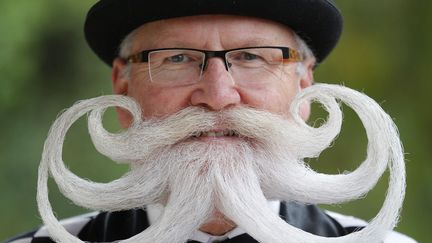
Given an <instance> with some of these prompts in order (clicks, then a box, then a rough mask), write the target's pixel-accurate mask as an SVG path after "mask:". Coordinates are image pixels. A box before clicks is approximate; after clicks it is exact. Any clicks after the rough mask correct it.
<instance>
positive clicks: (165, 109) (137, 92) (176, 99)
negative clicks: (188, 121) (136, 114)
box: [128, 81, 188, 117]
mask: <svg viewBox="0 0 432 243" xmlns="http://www.w3.org/2000/svg"><path fill="white" fill-rule="evenodd" d="M128 95H129V96H131V97H133V98H134V99H135V100H136V101H137V102H138V103H139V104H140V106H141V108H142V112H143V116H144V117H161V116H165V115H167V114H172V113H175V112H177V111H179V110H181V109H183V108H185V107H186V105H187V104H188V102H187V94H186V92H184V91H183V90H182V89H174V88H169V87H161V86H155V85H153V84H151V83H148V82H139V81H132V82H131V85H129V93H128Z"/></svg>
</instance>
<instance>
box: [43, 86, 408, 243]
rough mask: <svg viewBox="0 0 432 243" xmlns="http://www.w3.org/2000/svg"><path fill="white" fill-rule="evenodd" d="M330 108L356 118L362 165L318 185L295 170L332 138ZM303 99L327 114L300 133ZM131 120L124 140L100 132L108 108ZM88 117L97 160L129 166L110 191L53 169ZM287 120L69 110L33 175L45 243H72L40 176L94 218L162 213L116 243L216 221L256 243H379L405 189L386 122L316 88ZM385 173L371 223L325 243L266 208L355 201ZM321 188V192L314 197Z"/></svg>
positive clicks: (171, 238)
mask: <svg viewBox="0 0 432 243" xmlns="http://www.w3.org/2000/svg"><path fill="white" fill-rule="evenodd" d="M335 98H338V99H341V100H342V101H344V102H345V103H347V104H348V105H349V106H351V107H352V108H353V109H354V110H355V111H356V112H357V113H358V115H359V117H360V119H361V120H362V122H363V124H364V125H365V128H366V132H367V135H368V139H369V145H368V157H367V158H366V160H365V161H364V162H363V163H362V165H360V166H359V168H358V169H356V170H355V171H353V172H351V173H349V174H339V175H326V174H320V173H317V172H315V171H313V170H311V169H310V168H309V167H308V166H307V165H306V164H305V163H304V162H303V159H304V158H306V157H316V156H318V155H319V153H320V152H321V151H322V150H324V149H325V148H327V147H328V146H329V144H330V143H331V142H332V140H333V139H334V138H335V137H336V136H337V134H338V133H339V131H340V126H341V123H342V114H341V111H340V108H339V106H338V104H337V103H336V101H335ZM304 99H308V100H311V99H314V100H317V101H319V102H321V103H323V105H324V106H325V108H326V110H327V111H328V112H329V118H328V121H327V123H326V124H324V125H323V126H321V127H319V128H312V127H309V126H308V125H306V124H305V123H304V121H302V120H301V118H300V117H299V116H298V112H297V111H298V107H299V104H300V103H301V102H303V101H304ZM110 106H120V107H123V108H125V109H128V110H130V111H131V113H132V114H133V115H134V117H135V122H134V123H133V124H132V126H131V127H130V128H129V129H128V130H127V131H125V132H123V133H120V134H111V133H108V132H107V131H106V130H105V129H104V128H103V127H102V124H101V119H102V114H103V113H104V110H105V109H106V108H107V107H110ZM89 111H91V114H90V116H89V132H90V134H91V136H92V140H93V142H94V144H95V146H96V148H97V149H98V151H99V152H101V153H102V154H104V155H106V156H108V157H110V158H111V159H113V160H115V161H119V162H126V163H130V164H131V171H130V172H129V173H127V174H125V175H124V176H123V177H121V178H119V179H118V180H115V181H112V182H110V183H106V184H103V183H94V182H90V181H86V180H83V179H81V178H79V177H77V176H76V175H74V174H73V173H71V172H70V171H69V170H67V168H66V167H65V166H64V163H63V161H62V160H61V153H62V149H61V148H62V145H63V141H64V136H65V133H66V131H67V130H68V129H69V127H70V126H71V125H72V123H73V122H75V121H76V120H77V119H78V118H79V117H80V116H82V115H83V114H85V113H87V112H89ZM291 115H292V118H290V119H285V118H283V117H280V116H277V115H274V114H270V113H268V112H265V111H258V110H254V109H251V108H245V107H240V108H233V109H228V110H226V111H221V112H209V111H206V110H204V109H202V108H196V107H190V108H186V109H184V110H182V111H180V112H178V113H177V114H174V115H172V116H170V117H167V118H164V119H160V120H150V121H145V122H143V121H142V120H141V113H140V108H139V107H138V105H137V104H136V103H134V102H132V101H131V100H130V99H129V98H127V97H121V96H103V97H99V98H95V99H91V100H86V101H82V102H80V103H77V104H76V105H74V106H73V107H71V108H70V109H69V110H67V111H66V112H65V113H63V114H62V115H61V116H60V117H59V118H58V119H57V121H56V122H55V123H54V125H53V126H52V128H51V131H50V134H49V136H48V138H47V141H46V143H45V147H44V154H43V157H42V161H41V165H40V169H39V183H38V206H39V211H40V213H41V216H42V218H43V220H44V222H45V224H46V226H47V227H48V229H49V232H50V234H51V236H52V238H53V239H55V240H56V241H59V242H81V241H80V240H78V239H77V238H75V237H74V236H72V235H70V234H69V233H67V232H66V231H65V230H64V228H63V227H62V226H61V225H60V224H59V222H58V221H57V219H56V218H55V216H54V214H53V213H52V208H51V205H50V203H49V200H48V189H47V185H46V184H47V179H48V172H50V173H51V175H52V176H53V178H54V179H55V180H56V182H57V184H58V186H59V188H60V190H61V191H62V193H63V194H64V195H65V196H66V197H67V198H69V199H71V200H72V201H73V202H74V203H75V204H77V205H80V206H83V207H86V208H90V209H97V210H109V211H113V210H126V209H132V208H140V207H143V206H144V205H148V204H152V203H163V204H164V205H165V209H164V212H163V214H162V216H161V217H160V218H159V220H158V221H157V222H156V223H154V224H152V225H151V226H150V227H149V228H148V229H146V230H145V231H143V232H142V233H140V234H138V235H136V236H134V237H132V238H130V239H127V240H124V241H122V242H179V243H182V242H185V241H186V240H187V239H188V237H190V235H191V234H192V232H194V231H195V230H196V229H198V228H199V227H200V225H202V224H203V223H205V222H206V221H207V220H209V219H210V217H211V216H212V213H213V212H215V211H219V212H221V213H223V214H224V215H225V216H226V217H228V218H229V219H230V220H232V221H233V222H235V223H236V224H237V225H239V226H240V227H242V228H243V229H244V230H245V231H246V232H247V233H249V234H250V235H251V236H252V237H254V238H255V239H256V240H258V241H259V242H263V243H267V242H268V243H270V242H271V243H274V242H291V243H306V242H307V243H310V242H320V243H321V242H337V243H339V242H347V243H348V242H350V243H353V242H380V241H382V239H383V237H384V236H385V234H386V232H387V231H388V230H391V229H393V227H394V226H395V224H396V222H397V219H398V215H399V210H400V208H401V205H402V201H403V197H404V189H405V170H404V163H403V152H402V147H401V144H400V142H399V138H398V134H397V131H396V128H395V127H394V124H393V122H392V120H391V118H390V117H389V116H388V115H387V114H385V113H384V111H382V109H381V108H380V107H379V106H378V105H377V104H376V103H375V102H374V101H372V100H371V99H370V98H368V97H367V96H365V95H363V94H360V93H358V92H356V91H353V90H350V89H348V88H345V87H341V86H336V85H315V86H313V87H311V88H308V89H305V90H304V91H303V92H301V94H300V95H299V96H298V97H297V98H296V99H295V101H294V102H293V104H292V109H291ZM215 128H217V129H229V130H234V131H235V132H236V133H237V134H239V137H238V138H229V139H227V140H217V139H215V140H212V141H206V142H203V141H202V140H201V139H197V138H194V135H197V134H198V133H199V132H203V131H209V130H213V129H215ZM387 166H388V167H389V170H390V183H389V191H388V194H387V197H386V200H385V202H384V205H383V207H382V209H381V210H380V212H379V213H378V215H377V216H376V217H375V218H374V219H373V220H372V221H371V222H370V224H369V225H368V226H366V227H365V228H364V229H363V230H361V231H358V232H355V233H352V234H350V235H347V236H343V237H338V238H325V237H319V236H315V235H312V234H309V233H306V232H304V231H302V230H300V229H297V228H294V227H293V226H290V225H289V224H287V223H286V222H284V221H283V220H282V219H280V218H279V217H278V216H277V215H276V214H274V213H273V212H272V211H271V210H270V208H269V207H268V206H267V199H280V200H286V201H300V202H304V203H326V204H334V203H342V202H347V201H351V200H354V199H357V198H360V197H363V196H364V195H365V194H366V193H367V192H368V191H369V190H370V189H371V188H373V187H374V185H375V184H376V182H377V181H378V180H379V178H380V177H381V175H382V173H383V172H384V171H385V169H386V168H387ZM323 185H326V186H325V187H323Z"/></svg>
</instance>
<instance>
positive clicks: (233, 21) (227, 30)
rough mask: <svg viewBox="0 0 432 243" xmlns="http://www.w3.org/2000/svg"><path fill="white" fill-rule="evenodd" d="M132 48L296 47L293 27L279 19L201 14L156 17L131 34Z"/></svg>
mask: <svg viewBox="0 0 432 243" xmlns="http://www.w3.org/2000/svg"><path fill="white" fill-rule="evenodd" d="M132 37H133V38H132V42H133V45H132V47H133V49H134V50H138V49H153V48H164V47H190V48H200V49H231V48H239V47H246V46H264V45H283V46H290V47H296V43H295V39H294V34H293V31H292V30H291V29H290V28H289V27H287V26H285V25H282V24H280V23H277V22H274V21H270V20H265V19H259V18H253V17H245V16H231V15H200V16H189V17H181V18H173V19H166V20H160V21H154V22H150V23H147V24H144V25H142V26H141V27H139V28H138V29H136V30H135V31H134V32H133V34H132Z"/></svg>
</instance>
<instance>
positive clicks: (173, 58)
mask: <svg viewBox="0 0 432 243" xmlns="http://www.w3.org/2000/svg"><path fill="white" fill-rule="evenodd" d="M166 60H167V61H168V62H172V63H182V62H187V61H190V58H189V57H188V56H186V55H184V54H178V55H174V56H171V57H167V58H166Z"/></svg>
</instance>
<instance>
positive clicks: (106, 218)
mask: <svg viewBox="0 0 432 243" xmlns="http://www.w3.org/2000/svg"><path fill="white" fill-rule="evenodd" d="M279 215H280V217H281V218H282V219H284V220H285V221H286V222H288V223H289V224H291V225H293V226H295V227H297V228H300V229H302V230H304V231H307V232H310V233H312V234H315V235H320V236H325V237H338V236H343V235H346V234H349V233H351V232H354V231H357V230H360V229H361V228H363V227H364V226H365V225H366V222H365V221H362V220H359V219H357V218H354V217H350V216H345V215H341V214H337V213H334V212H327V211H326V212H324V211H322V210H320V209H319V208H317V207H316V206H313V205H303V204H297V203H284V202H282V203H280V208H279ZM150 222H151V219H150V218H149V216H148V214H147V212H146V211H145V210H143V209H137V210H127V211H120V212H94V213H90V214H85V215H80V216H77V217H73V218H70V219H66V220H62V221H61V223H62V225H63V226H64V227H65V229H66V230H67V231H68V232H70V233H71V234H72V235H75V236H77V237H78V238H79V239H81V240H82V241H87V242H113V241H118V240H122V239H127V238H130V237H132V236H134V235H136V234H138V233H140V232H142V231H143V230H145V229H146V228H147V227H148V226H149V225H150ZM236 231H237V232H239V231H241V229H239V228H237V229H236ZM208 236H209V237H207V238H206V237H201V238H199V239H196V238H194V239H192V240H189V241H188V242H189V243H199V242H200V243H211V242H215V239H214V238H212V237H211V236H210V235H208ZM52 242H53V241H52V240H51V239H50V237H49V234H48V231H47V229H46V227H41V228H39V229H37V230H35V231H33V232H29V233H26V234H23V235H20V236H17V237H14V238H12V239H9V240H7V241H5V243H52ZM217 242H226V243H256V242H257V241H256V240H254V239H253V238H252V237H251V236H249V235H247V234H246V233H244V232H243V233H237V234H234V236H233V237H229V236H228V237H225V240H223V241H221V240H220V239H218V240H217ZM384 243H416V241H414V240H413V239H411V238H409V237H407V236H405V235H402V234H400V233H397V232H390V233H389V234H388V236H387V238H386V240H385V241H384Z"/></svg>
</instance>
